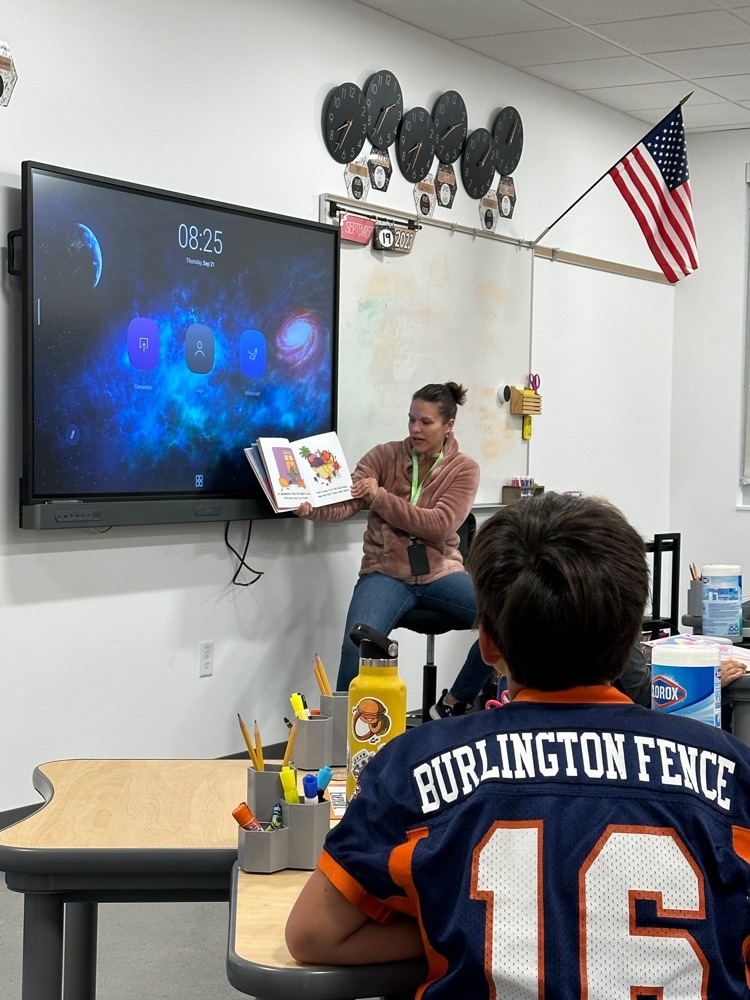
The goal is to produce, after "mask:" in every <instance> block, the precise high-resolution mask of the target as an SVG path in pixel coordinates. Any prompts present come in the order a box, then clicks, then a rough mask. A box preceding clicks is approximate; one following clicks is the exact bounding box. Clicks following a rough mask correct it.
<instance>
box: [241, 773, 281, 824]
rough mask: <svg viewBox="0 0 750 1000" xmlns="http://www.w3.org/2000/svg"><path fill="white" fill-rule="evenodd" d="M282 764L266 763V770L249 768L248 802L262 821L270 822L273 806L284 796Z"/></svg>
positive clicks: (254, 813)
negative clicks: (281, 773) (280, 775)
mask: <svg viewBox="0 0 750 1000" xmlns="http://www.w3.org/2000/svg"><path fill="white" fill-rule="evenodd" d="M280 771H281V764H266V768H265V770H264V771H256V770H255V768H254V767H249V768H248V769H247V804H248V805H249V806H250V810H251V811H252V813H253V815H254V816H256V817H257V819H258V821H259V822H260V823H268V822H269V820H270V819H271V813H272V812H273V807H274V806H275V805H276V803H277V802H281V800H282V799H283V798H284V789H283V788H282V786H281V778H280V777H279V772H280Z"/></svg>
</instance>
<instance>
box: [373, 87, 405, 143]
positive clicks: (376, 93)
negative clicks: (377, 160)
mask: <svg viewBox="0 0 750 1000" xmlns="http://www.w3.org/2000/svg"><path fill="white" fill-rule="evenodd" d="M365 104H366V105H367V113H368V115H369V116H370V122H369V124H368V126H367V134H368V136H369V137H370V142H371V143H372V144H373V146H377V148H378V149H388V147H389V146H390V145H391V143H392V142H394V141H395V139H396V132H397V130H398V126H399V122H400V121H401V119H402V117H403V114H404V98H403V94H402V93H401V84H400V83H399V82H398V78H397V77H396V74H395V73H391V71H390V70H387V69H381V70H380V71H379V72H377V73H373V75H372V76H371V77H370V79H369V80H368V82H367V87H366V88H365Z"/></svg>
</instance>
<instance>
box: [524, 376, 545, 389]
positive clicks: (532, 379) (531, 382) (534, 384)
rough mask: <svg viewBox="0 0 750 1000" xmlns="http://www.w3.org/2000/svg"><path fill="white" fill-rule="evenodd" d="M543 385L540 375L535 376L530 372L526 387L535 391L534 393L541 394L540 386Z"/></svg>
mask: <svg viewBox="0 0 750 1000" xmlns="http://www.w3.org/2000/svg"><path fill="white" fill-rule="evenodd" d="M541 384H542V380H541V379H540V378H539V376H538V375H535V374H534V373H533V372H529V374H528V375H527V376H526V385H527V386H528V388H529V389H533V391H534V392H539V386H540V385H541Z"/></svg>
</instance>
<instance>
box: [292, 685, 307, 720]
mask: <svg viewBox="0 0 750 1000" xmlns="http://www.w3.org/2000/svg"><path fill="white" fill-rule="evenodd" d="M289 701H290V702H291V703H292V708H293V709H294V714H295V715H296V716H297V718H298V719H306V718H307V711H306V709H305V702H304V700H303V698H302V695H301V694H300V693H299V691H295V692H294V694H293V695H291V696H290V698H289Z"/></svg>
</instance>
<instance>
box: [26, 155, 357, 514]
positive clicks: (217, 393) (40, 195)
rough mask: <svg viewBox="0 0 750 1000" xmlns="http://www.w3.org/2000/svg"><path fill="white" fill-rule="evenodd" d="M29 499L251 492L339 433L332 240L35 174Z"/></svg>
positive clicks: (312, 231) (318, 231)
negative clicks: (261, 456)
mask: <svg viewBox="0 0 750 1000" xmlns="http://www.w3.org/2000/svg"><path fill="white" fill-rule="evenodd" d="M30 187H31V191H32V205H33V208H32V212H33V217H32V226H31V232H32V241H33V250H32V255H33V267H32V271H33V276H32V284H31V288H30V300H29V301H30V309H31V313H32V315H31V324H30V325H31V327H32V329H33V364H32V370H33V425H34V426H33V479H34V483H33V493H34V495H35V496H36V497H38V498H43V497H56V496H84V495H87V496H103V495H111V494H115V495H120V494H126V495H144V494H188V495H189V494H191V493H194V494H196V495H200V494H201V493H212V494H217V493H219V494H227V495H235V496H243V495H246V494H248V493H250V492H252V493H255V492H257V483H256V482H255V479H254V476H253V474H252V471H251V469H250V467H249V465H248V463H247V460H246V458H245V455H244V452H243V449H244V448H245V447H248V446H249V445H250V444H252V442H253V441H254V440H255V439H256V438H257V437H259V436H274V437H275V436H283V437H288V438H289V439H290V440H292V439H294V438H297V437H301V436H303V435H307V434H314V433H318V432H321V431H326V430H330V429H331V428H332V426H333V424H332V421H333V413H334V406H335V401H334V398H333V395H334V389H335V373H334V366H335V357H334V351H335V322H336V305H335V297H336V293H337V277H336V275H337V266H338V262H337V252H338V244H337V241H336V234H335V232H334V231H333V230H331V229H330V228H328V227H326V228H323V227H320V228H316V227H315V226H307V225H304V224H298V223H295V222H293V221H286V220H282V219H272V218H265V217H260V216H255V215H252V214H245V213H243V212H242V211H237V210H232V209H230V208H223V207H216V206H212V205H206V204H205V203H200V204H196V203H194V202H190V201H178V200H172V199H170V198H165V197H159V196H158V195H156V194H149V193H146V192H141V191H134V190H129V189H119V188H116V187H112V186H109V185H108V184H106V183H104V184H102V183H92V182H87V181H83V180H81V179H75V178H70V177H67V176H63V177H61V176H58V175H56V174H53V173H49V172H47V173H45V172H43V171H41V170H38V169H35V170H34V171H33V172H32V179H31V185H30Z"/></svg>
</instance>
